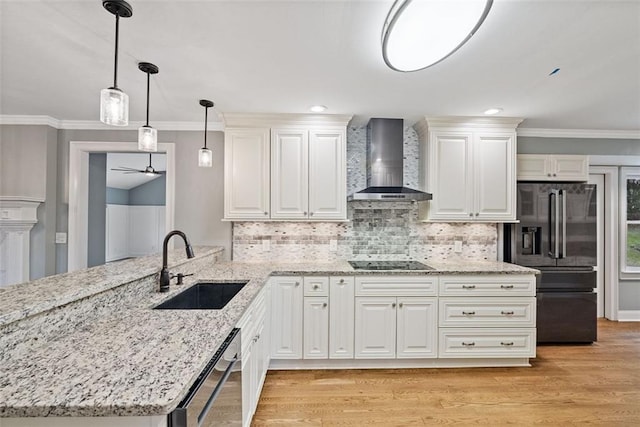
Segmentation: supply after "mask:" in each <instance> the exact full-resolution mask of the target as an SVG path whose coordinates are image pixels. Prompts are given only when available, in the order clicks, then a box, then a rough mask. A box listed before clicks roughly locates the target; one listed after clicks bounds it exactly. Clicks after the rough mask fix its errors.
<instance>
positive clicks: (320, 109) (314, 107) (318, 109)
mask: <svg viewBox="0 0 640 427" xmlns="http://www.w3.org/2000/svg"><path fill="white" fill-rule="evenodd" d="M309 110H311V111H312V112H314V113H324V112H325V111H327V107H325V106H324V105H312V106H311V107H310V108H309Z"/></svg>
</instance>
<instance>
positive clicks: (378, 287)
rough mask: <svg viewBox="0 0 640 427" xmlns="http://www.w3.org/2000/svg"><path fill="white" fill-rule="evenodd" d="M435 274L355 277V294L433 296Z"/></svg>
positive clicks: (435, 287) (435, 282) (436, 288)
mask: <svg viewBox="0 0 640 427" xmlns="http://www.w3.org/2000/svg"><path fill="white" fill-rule="evenodd" d="M437 291H438V277H437V276H367V277H356V296H405V297H413V296H435V295H437Z"/></svg>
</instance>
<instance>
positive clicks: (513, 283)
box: [439, 274, 536, 297]
mask: <svg viewBox="0 0 640 427" xmlns="http://www.w3.org/2000/svg"><path fill="white" fill-rule="evenodd" d="M439 281H440V295H441V296H472V295H473V296H523V297H532V296H535V294H536V278H535V276H534V275H533V274H531V275H528V274H527V275H524V274H523V275H520V274H517V275H516V274H504V275H460V276H457V275H456V276H440V279H439Z"/></svg>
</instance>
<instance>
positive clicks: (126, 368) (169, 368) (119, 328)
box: [0, 248, 537, 417]
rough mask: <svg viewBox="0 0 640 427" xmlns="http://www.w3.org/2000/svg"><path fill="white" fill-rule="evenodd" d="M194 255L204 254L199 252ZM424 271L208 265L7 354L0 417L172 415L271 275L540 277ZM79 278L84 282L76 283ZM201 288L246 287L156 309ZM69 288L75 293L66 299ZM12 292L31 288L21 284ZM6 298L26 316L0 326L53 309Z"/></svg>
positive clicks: (501, 270) (511, 268) (0, 370)
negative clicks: (226, 297) (199, 305)
mask: <svg viewBox="0 0 640 427" xmlns="http://www.w3.org/2000/svg"><path fill="white" fill-rule="evenodd" d="M200 252H203V249H202V248H200ZM205 252H206V251H205ZM216 252H218V250H217V249H210V250H209V252H207V254H209V255H210V254H213V253H216ZM154 260H155V261H154ZM156 261H157V257H156V258H153V257H151V258H149V257H145V258H142V259H140V260H139V261H136V260H131V263H129V264H127V268H128V271H127V272H118V271H117V270H118V269H117V266H116V265H113V266H110V267H108V268H106V269H105V270H104V271H103V272H102V273H101V274H107V272H108V271H109V268H110V269H113V271H112V273H113V276H112V277H111V276H109V280H107V282H108V284H106V285H103V286H98V287H97V288H95V289H94V290H93V291H94V292H104V291H107V290H110V289H112V288H113V287H114V286H116V285H114V283H116V282H117V280H123V281H122V282H121V283H124V282H125V281H129V282H130V281H131V280H132V277H131V269H132V268H134V267H135V265H136V264H135V263H136V262H139V263H141V264H140V269H139V272H140V275H142V274H149V272H148V271H147V270H149V269H155V271H157V270H159V265H153V262H156ZM423 262H425V263H426V264H428V265H430V266H432V267H433V268H434V270H430V271H401V272H399V271H377V272H370V271H357V272H355V271H354V270H353V268H352V267H351V266H350V265H349V264H348V263H347V262H346V261H337V262H329V263H237V262H219V263H215V264H211V265H208V266H207V267H206V268H203V269H201V270H200V271H197V272H196V274H195V275H194V276H193V277H189V278H187V279H185V285H183V286H181V287H180V286H176V285H172V286H171V290H170V292H169V293H157V292H146V293H143V294H141V295H140V297H139V298H138V299H137V300H136V302H135V304H128V305H127V306H126V307H122V308H121V309H118V310H117V311H115V312H114V313H113V314H112V315H106V316H102V317H100V318H98V319H95V320H93V321H91V322H87V323H86V324H83V325H82V326H81V327H77V328H76V329H75V330H70V331H68V333H67V334H65V335H63V336H57V337H55V338H51V339H47V337H42V339H41V341H42V342H41V344H39V345H38V347H36V348H35V349H32V351H30V352H29V353H28V354H25V352H24V350H22V351H21V350H19V349H8V350H6V353H5V354H3V355H2V358H0V359H1V360H2V366H1V367H0V417H44V416H133V415H138V416H139V415H159V414H167V413H169V412H171V411H172V410H173V409H174V408H175V407H176V406H177V405H178V403H179V402H180V400H181V399H182V398H183V397H184V395H185V394H186V392H187V390H188V388H189V387H190V385H191V384H192V383H193V381H194V380H195V378H196V377H197V375H198V374H199V373H200V371H201V370H202V369H203V367H204V366H205V364H206V363H207V362H208V360H209V359H210V358H211V356H212V355H213V353H214V352H215V350H216V349H217V348H218V347H219V345H220V344H221V342H222V341H223V340H224V338H225V337H226V336H227V335H228V334H229V332H230V331H231V330H232V329H233V327H235V325H236V324H237V322H238V321H239V319H240V317H241V316H242V314H243V313H244V311H245V310H246V308H247V307H248V306H249V305H250V303H251V302H252V300H253V298H254V297H255V296H256V294H257V293H258V292H259V290H260V289H261V288H262V287H263V285H264V284H265V283H266V282H267V280H268V279H269V277H270V276H271V275H297V274H299V275H347V274H350V275H365V274H377V275H399V274H403V275H421V274H428V275H433V274H466V273H473V274H533V273H536V272H537V271H536V270H533V269H529V268H524V267H520V266H516V265H512V264H506V263H500V262H477V263H468V262H463V263H455V262H446V263H445V262H434V261H431V260H424V261H423ZM156 264H157V263H156ZM86 271H90V270H86ZM86 271H81V272H78V273H69V274H68V275H65V276H60V277H63V278H66V280H67V281H69V283H71V282H74V280H73V278H74V274H76V275H80V276H76V277H86V274H87V273H86ZM125 273H126V274H125ZM83 274H84V275H85V276H81V275H83ZM123 276H124V279H123ZM60 277H58V281H60ZM111 279H112V280H111ZM50 280H54V279H50ZM83 280H84V279H83ZM202 280H215V281H238V280H248V283H247V285H245V286H244V287H243V289H242V290H241V291H240V292H239V293H238V294H237V295H236V297H235V298H234V299H233V300H231V302H230V303H229V304H228V305H227V306H226V307H224V308H223V309H221V310H153V309H152V308H153V307H154V306H156V305H157V304H159V303H161V302H162V301H164V300H166V299H168V298H170V297H171V296H173V295H175V294H176V293H179V292H181V291H182V290H184V289H186V287H188V286H189V285H191V284H193V283H195V282H197V281H202ZM81 282H82V280H81V281H75V282H74V283H76V285H73V286H72V285H68V286H66V287H65V289H66V290H67V295H66V296H65V298H62V299H60V298H58V300H57V302H58V303H59V306H61V307H59V308H58V309H62V310H64V304H65V303H67V302H68V301H67V300H68V299H69V298H70V295H77V296H78V298H83V297H86V296H87V295H88V294H89V293H90V291H88V290H86V289H84V290H83V289H81V288H82V285H81ZM59 286H62V284H61V285H59ZM74 286H77V287H78V288H79V289H72V288H73V287H74ZM18 287H22V288H23V289H27V288H28V286H27V285H26V284H25V285H24V286H23V285H18ZM8 291H9V294H11V295H14V299H13V300H12V301H13V302H14V303H18V302H19V303H20V304H22V306H21V307H15V306H14V307H13V311H12V310H9V309H8V308H7V307H6V305H5V301H3V302H2V303H0V304H1V305H0V320H3V321H4V322H5V323H7V322H8V321H9V320H10V319H11V317H9V315H7V314H6V313H16V312H19V313H23V314H22V317H26V316H27V315H29V314H30V313H34V312H36V310H35V308H34V307H39V308H40V309H43V304H44V306H46V305H47V304H48V305H49V306H51V305H52V304H53V303H52V302H51V301H49V302H48V303H46V304H45V303H44V302H43V298H40V297H34V306H33V307H31V306H29V298H28V295H22V296H21V298H17V295H18V294H19V293H18V291H16V290H15V289H11V288H9V290H8ZM5 292H7V291H6V290H5ZM65 301H66V302H65ZM16 308H19V310H16ZM3 315H4V317H3ZM13 316H14V317H16V316H17V317H18V319H17V320H20V318H21V317H20V316H18V315H15V314H14V315H13ZM0 324H1V323H0ZM3 352H5V350H4V349H3Z"/></svg>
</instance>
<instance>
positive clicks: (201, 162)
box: [198, 148, 213, 168]
mask: <svg viewBox="0 0 640 427" xmlns="http://www.w3.org/2000/svg"><path fill="white" fill-rule="evenodd" d="M198 166H200V167H201V168H210V167H213V152H212V151H211V150H209V149H208V148H201V149H200V151H199V152H198Z"/></svg>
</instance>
